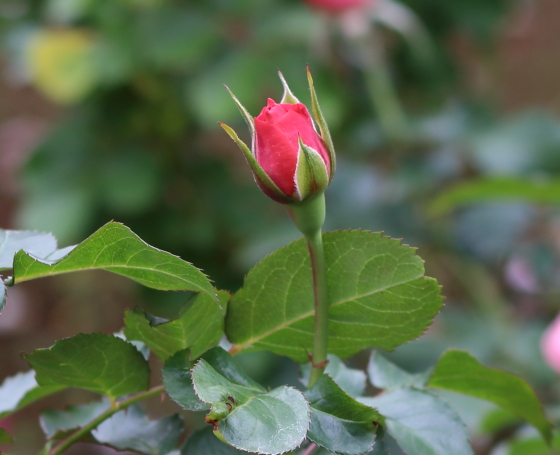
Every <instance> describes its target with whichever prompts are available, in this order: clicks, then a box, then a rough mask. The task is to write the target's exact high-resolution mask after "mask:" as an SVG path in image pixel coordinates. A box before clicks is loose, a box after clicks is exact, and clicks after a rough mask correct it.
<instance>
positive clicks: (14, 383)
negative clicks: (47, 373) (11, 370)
mask: <svg viewBox="0 0 560 455" xmlns="http://www.w3.org/2000/svg"><path fill="white" fill-rule="evenodd" d="M64 388H65V386H61V385H48V386H44V387H41V386H39V384H37V381H36V380H35V371H33V370H30V371H27V372H26V373H19V374H16V375H15V376H12V377H9V378H6V379H5V380H4V382H3V383H2V385H1V386H0V419H1V418H3V417H6V416H7V415H9V414H11V413H13V412H15V411H18V410H20V409H21V408H23V407H25V406H27V405H28V404H31V403H33V402H35V401H37V400H40V399H41V398H43V397H45V396H47V395H51V394H53V393H55V392H58V391H60V390H62V389H64Z"/></svg>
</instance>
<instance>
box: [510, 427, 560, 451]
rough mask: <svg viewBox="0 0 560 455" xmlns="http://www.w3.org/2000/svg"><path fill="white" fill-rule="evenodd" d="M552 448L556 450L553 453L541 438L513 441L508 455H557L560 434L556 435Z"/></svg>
mask: <svg viewBox="0 0 560 455" xmlns="http://www.w3.org/2000/svg"><path fill="white" fill-rule="evenodd" d="M552 448H553V449H555V450H553V451H552V452H551V450H550V447H549V446H547V445H546V444H545V443H544V441H543V440H542V439H541V438H528V439H521V440H517V441H515V440H514V441H513V442H512V443H511V445H510V447H509V451H508V452H507V455H550V454H551V453H554V454H557V453H558V451H559V450H560V433H558V432H556V433H555V434H554V439H553V441H552Z"/></svg>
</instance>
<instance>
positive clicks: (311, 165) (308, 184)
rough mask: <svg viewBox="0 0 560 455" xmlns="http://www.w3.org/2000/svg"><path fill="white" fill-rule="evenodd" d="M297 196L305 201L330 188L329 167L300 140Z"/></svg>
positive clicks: (296, 182)
mask: <svg viewBox="0 0 560 455" xmlns="http://www.w3.org/2000/svg"><path fill="white" fill-rule="evenodd" d="M295 184H296V194H297V195H298V199H299V200H300V201H303V200H304V199H306V198H307V197H308V196H310V195H312V194H316V193H321V192H323V191H325V189H326V188H327V186H329V176H328V174H327V165H326V164H325V162H324V161H323V158H322V157H321V155H319V153H318V152H317V151H316V150H314V149H312V148H311V147H308V146H307V145H305V144H304V143H303V141H302V140H301V137H300V138H299V153H298V160H297V165H296V174H295Z"/></svg>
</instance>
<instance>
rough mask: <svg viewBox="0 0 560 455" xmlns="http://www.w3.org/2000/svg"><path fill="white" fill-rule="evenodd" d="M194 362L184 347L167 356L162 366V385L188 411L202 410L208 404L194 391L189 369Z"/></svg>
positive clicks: (206, 407) (208, 407) (207, 406)
mask: <svg viewBox="0 0 560 455" xmlns="http://www.w3.org/2000/svg"><path fill="white" fill-rule="evenodd" d="M193 367H194V362H191V361H190V359H189V350H188V349H184V350H182V351H179V352H176V353H175V354H174V355H172V356H171V357H169V358H168V359H167V361H166V362H165V366H164V367H163V385H164V386H165V391H166V392H167V394H168V395H169V396H170V397H171V399H172V400H173V401H174V402H175V403H177V404H178V405H179V406H181V407H182V408H183V409H187V410H189V411H203V410H207V409H210V406H209V405H208V404H206V403H203V402H202V401H200V400H199V399H198V397H197V396H196V394H195V393H194V389H193V386H192V379H191V369H192V368H193Z"/></svg>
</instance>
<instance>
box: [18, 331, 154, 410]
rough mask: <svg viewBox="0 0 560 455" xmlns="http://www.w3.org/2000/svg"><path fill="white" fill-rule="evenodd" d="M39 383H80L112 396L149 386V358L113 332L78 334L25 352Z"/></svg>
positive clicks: (80, 385) (92, 389)
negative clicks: (30, 351)
mask: <svg viewBox="0 0 560 455" xmlns="http://www.w3.org/2000/svg"><path fill="white" fill-rule="evenodd" d="M24 358H26V359H27V360H28V361H29V363H30V364H31V366H32V367H33V369H34V370H35V371H36V373H37V382H38V383H39V384H40V385H61V386H67V387H80V388H82V389H86V390H91V391H92V392H96V393H100V394H103V395H106V396H107V397H109V398H112V399H115V398H118V397H120V396H123V395H128V394H130V393H135V392H141V391H144V390H147V389H148V383H149V377H150V370H149V368H148V362H146V360H145V359H144V357H143V356H142V354H141V353H140V352H139V351H138V350H137V349H136V348H135V347H134V346H132V345H131V344H130V343H127V342H126V341H124V340H122V339H121V338H118V337H115V336H113V335H104V334H101V333H92V334H78V335H76V336H75V337H72V338H66V339H63V340H59V341H57V342H56V343H55V344H54V346H53V347H51V348H49V349H38V350H36V351H35V352H33V353H32V354H28V355H24Z"/></svg>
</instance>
